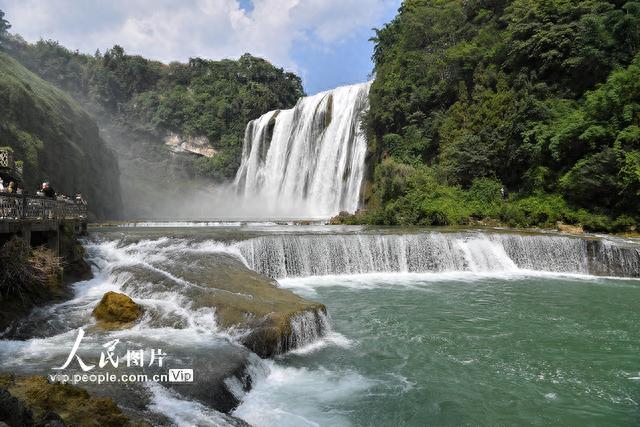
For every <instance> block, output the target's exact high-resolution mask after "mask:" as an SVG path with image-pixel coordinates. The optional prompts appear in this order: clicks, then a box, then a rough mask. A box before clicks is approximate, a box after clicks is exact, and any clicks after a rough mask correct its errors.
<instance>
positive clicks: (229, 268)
mask: <svg viewBox="0 0 640 427" xmlns="http://www.w3.org/2000/svg"><path fill="white" fill-rule="evenodd" d="M191 266H192V267H193V268H194V269H197V268H198V266H197V265H193V264H192V265H191ZM185 273H186V272H185ZM215 273H216V274H215V275H212V276H209V277H208V280H207V283H206V285H207V288H204V289H203V288H196V287H194V288H192V289H191V290H189V291H188V292H189V293H190V294H191V295H190V297H191V300H192V301H194V308H196V309H198V308H202V307H213V308H215V310H216V319H217V321H218V322H219V323H220V326H222V327H224V328H235V329H236V330H242V331H245V333H244V335H243V336H242V338H241V341H242V343H243V344H244V345H245V346H246V347H247V348H249V349H250V350H251V351H253V352H254V353H256V354H257V355H259V356H261V357H272V356H275V355H277V354H282V353H285V352H287V351H289V350H291V349H294V348H297V347H300V346H302V345H304V344H308V343H309V342H310V341H312V340H314V339H316V338H319V337H321V336H322V335H323V334H324V333H325V332H326V329H327V327H328V325H327V321H326V317H325V316H326V308H325V306H324V305H323V304H321V303H318V302H313V301H307V300H305V299H304V298H302V297H300V296H298V295H296V294H295V293H293V292H291V291H289V290H287V289H282V288H280V287H278V284H277V282H275V281H273V280H271V279H269V278H268V277H266V276H263V275H261V274H259V273H256V272H254V271H252V270H249V269H248V268H246V267H245V266H240V265H238V263H237V262H233V261H231V262H229V263H226V264H225V263H221V264H220V263H219V264H217V265H216V272H215ZM201 283H202V282H201Z"/></svg>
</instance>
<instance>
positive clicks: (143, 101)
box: [0, 21, 303, 179]
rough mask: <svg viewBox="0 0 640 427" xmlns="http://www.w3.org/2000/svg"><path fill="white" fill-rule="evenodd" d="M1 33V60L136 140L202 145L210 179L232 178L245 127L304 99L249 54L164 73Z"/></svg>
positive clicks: (130, 58) (110, 54)
mask: <svg viewBox="0 0 640 427" xmlns="http://www.w3.org/2000/svg"><path fill="white" fill-rule="evenodd" d="M0 22H2V21H0ZM2 28H3V27H2V26H0V31H4V37H3V36H2V34H1V33H0V38H3V39H4V42H3V45H4V50H5V51H6V52H8V53H9V54H10V55H12V56H13V57H14V58H16V59H17V60H18V61H20V62H21V63H22V64H23V65H25V66H26V67H27V68H29V69H30V70H32V71H33V72H35V73H36V74H38V75H40V76H41V77H42V78H44V79H45V80H47V81H50V82H52V83H54V84H55V85H56V86H58V87H59V88H61V89H63V90H65V91H66V92H68V93H70V94H71V95H72V96H74V97H75V98H76V99H79V100H80V101H82V102H83V104H84V105H85V106H87V107H88V108H89V109H90V110H91V111H92V112H93V113H94V114H96V115H97V116H98V117H104V116H109V117H115V118H116V120H117V121H119V123H120V124H121V125H124V126H129V127H130V128H132V130H135V131H136V132H140V131H147V132H148V133H158V134H163V133H165V132H176V133H179V134H181V135H183V136H192V137H202V136H204V137H206V138H207V140H208V141H209V143H210V144H211V145H212V147H213V148H214V149H216V151H217V152H218V153H217V155H216V156H214V157H213V158H211V159H206V158H203V159H200V161H199V163H198V165H197V166H198V167H199V169H200V171H201V172H202V173H205V174H207V175H209V176H212V177H214V178H217V179H224V178H229V177H231V176H233V175H234V174H235V171H236V169H237V168H238V166H239V162H240V152H241V149H242V138H243V134H244V128H245V126H246V124H247V122H249V121H250V120H253V119H255V118H256V117H258V116H260V115H262V114H264V113H265V112H267V111H269V110H273V109H277V108H289V107H291V106H293V105H294V104H295V102H296V100H297V99H298V98H299V97H300V96H302V95H303V90H302V84H301V81H300V79H299V77H297V76H296V75H294V74H292V73H288V72H284V71H283V70H282V69H279V68H276V67H274V66H272V65H271V64H270V63H268V62H267V61H265V60H263V59H260V58H256V57H253V56H251V55H249V54H245V55H243V56H242V57H241V58H240V59H238V60H222V61H208V60H204V59H200V58H193V59H190V60H189V62H188V63H186V64H183V63H178V62H173V63H171V64H169V65H165V64H162V63H160V62H157V61H151V60H148V59H145V58H143V57H141V56H137V55H128V54H126V53H125V51H124V50H123V49H122V48H121V47H120V46H114V47H113V48H111V49H109V50H107V51H106V52H104V54H102V53H100V52H99V51H97V52H96V53H95V55H85V54H81V53H79V52H72V51H70V50H68V49H66V48H64V47H63V46H61V45H60V44H59V43H58V42H55V41H51V40H40V41H39V42H37V43H34V44H29V43H26V42H25V41H24V40H22V39H21V38H20V37H19V36H17V35H8V34H7V33H6V29H5V30H2ZM158 140H160V138H158Z"/></svg>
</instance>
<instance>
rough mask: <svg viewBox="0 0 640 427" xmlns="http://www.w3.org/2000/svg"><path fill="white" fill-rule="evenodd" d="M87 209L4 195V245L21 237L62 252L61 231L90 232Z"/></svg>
mask: <svg viewBox="0 0 640 427" xmlns="http://www.w3.org/2000/svg"><path fill="white" fill-rule="evenodd" d="M87 221H88V220H87V206H86V205H85V204H81V203H75V202H67V201H63V200H54V199H50V198H46V197H40V196H24V195H18V194H9V193H0V242H1V241H7V240H9V239H10V238H11V237H12V236H14V235H17V236H19V237H21V238H23V239H25V240H26V241H27V242H29V244H31V245H33V246H39V245H47V246H48V247H49V248H50V249H53V250H55V251H56V252H57V251H58V246H59V238H60V231H61V229H62V228H63V227H73V231H74V233H75V234H84V233H86V231H87Z"/></svg>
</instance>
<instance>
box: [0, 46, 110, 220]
mask: <svg viewBox="0 0 640 427" xmlns="http://www.w3.org/2000/svg"><path fill="white" fill-rule="evenodd" d="M0 146H9V147H11V148H13V150H14V152H15V154H16V158H17V159H22V160H24V178H25V183H26V187H27V188H26V190H27V191H29V192H31V193H34V192H35V190H36V189H37V188H38V187H39V184H40V183H41V182H42V181H43V180H50V181H51V184H52V185H53V186H54V188H55V189H56V190H57V191H58V192H62V193H66V194H69V195H73V194H74V193H76V192H81V193H82V194H83V195H84V196H85V197H86V198H87V200H89V202H90V205H89V206H90V213H91V215H92V216H93V217H94V218H118V217H119V216H120V215H121V213H122V202H121V198H120V183H119V175H120V173H119V170H118V164H117V160H116V157H115V155H114V154H113V152H112V151H111V150H109V149H108V148H107V146H106V145H105V142H104V141H103V140H102V139H101V138H100V135H99V133H98V127H97V125H96V122H95V121H94V120H93V119H92V118H91V116H89V114H88V113H87V112H85V111H84V110H83V109H82V108H81V107H80V105H79V104H78V103H77V102H75V101H74V100H73V99H71V98H70V97H69V96H68V95H66V94H65V93H64V92H62V91H61V90H59V89H57V88H56V87H54V86H53V85H51V84H50V83H47V82H45V81H44V80H42V79H41V78H39V77H38V76H36V75H35V74H33V73H32V72H30V71H29V70H27V69H26V68H25V67H23V66H22V65H20V64H19V63H18V62H16V61H15V60H14V59H12V58H10V57H9V56H8V55H6V54H4V53H1V52H0Z"/></svg>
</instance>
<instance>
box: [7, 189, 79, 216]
mask: <svg viewBox="0 0 640 427" xmlns="http://www.w3.org/2000/svg"><path fill="white" fill-rule="evenodd" d="M86 219H87V205H85V204H83V203H76V202H73V201H65V200H55V199H50V198H47V197H40V196H24V195H18V194H11V193H0V221H18V220H31V221H48V220H86Z"/></svg>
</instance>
